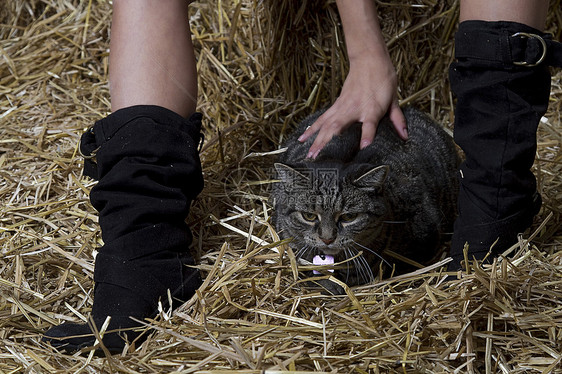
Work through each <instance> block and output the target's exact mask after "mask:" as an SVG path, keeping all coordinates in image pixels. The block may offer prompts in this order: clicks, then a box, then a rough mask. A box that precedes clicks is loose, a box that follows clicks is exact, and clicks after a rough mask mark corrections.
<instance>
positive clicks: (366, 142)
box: [359, 140, 371, 149]
mask: <svg viewBox="0 0 562 374" xmlns="http://www.w3.org/2000/svg"><path fill="white" fill-rule="evenodd" d="M369 144H371V142H370V141H368V140H362V141H361V144H359V148H360V149H363V148H365V147H366V146H368V145H369Z"/></svg>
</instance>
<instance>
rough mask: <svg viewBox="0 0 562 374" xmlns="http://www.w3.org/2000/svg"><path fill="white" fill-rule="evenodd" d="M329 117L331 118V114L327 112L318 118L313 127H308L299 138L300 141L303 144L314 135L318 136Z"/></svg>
mask: <svg viewBox="0 0 562 374" xmlns="http://www.w3.org/2000/svg"><path fill="white" fill-rule="evenodd" d="M328 116H329V112H328V111H327V112H325V113H324V114H322V115H321V116H320V117H318V118H317V119H316V121H314V123H313V124H312V125H310V126H308V127H307V128H306V130H304V132H303V133H302V135H301V136H299V138H298V141H299V142H301V143H303V142H305V141H306V140H307V139H308V138H310V137H311V136H312V135H314V134H316V133H317V132H318V131H319V130H320V129H321V128H322V127H323V126H324V124H325V123H326V119H327V118H328Z"/></svg>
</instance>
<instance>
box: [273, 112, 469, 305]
mask: <svg viewBox="0 0 562 374" xmlns="http://www.w3.org/2000/svg"><path fill="white" fill-rule="evenodd" d="M323 112H324V111H319V112H316V113H314V114H312V115H311V116H309V117H307V118H305V119H304V120H303V121H302V122H301V123H300V125H299V126H298V128H297V130H296V131H295V133H294V134H293V135H292V136H291V137H290V138H289V139H288V140H287V141H286V143H285V145H284V146H285V147H287V150H286V152H285V153H283V154H281V156H280V157H279V158H278V162H277V163H275V165H274V166H275V169H276V174H277V181H278V182H277V183H275V184H274V186H273V191H272V197H273V205H274V216H273V223H274V226H275V228H276V230H277V232H278V233H279V235H280V237H281V238H282V239H286V238H292V240H291V241H290V244H289V245H290V247H291V249H292V250H293V252H294V253H295V256H296V257H297V258H301V259H304V260H306V261H308V262H310V263H320V264H326V263H332V262H335V263H336V264H339V265H338V266H334V269H332V270H330V271H331V272H332V273H333V275H334V276H335V277H336V278H338V279H339V280H340V281H342V282H344V283H346V284H347V285H348V286H356V285H361V284H365V283H370V282H372V281H374V279H375V274H379V273H378V271H379V269H381V268H386V269H387V272H388V271H389V269H390V270H391V268H392V266H393V264H396V265H399V266H398V267H399V268H400V265H401V262H402V261H400V260H397V257H398V258H399V257H400V256H403V257H406V258H409V259H411V260H413V261H415V262H417V263H421V264H425V263H427V262H428V261H430V260H431V259H432V258H433V257H434V256H435V255H436V254H437V253H438V252H439V250H440V249H441V248H442V246H443V244H444V242H445V241H447V240H448V239H449V238H450V234H451V233H452V230H453V223H454V220H455V217H456V200H457V193H458V179H457V174H458V166H459V163H460V159H459V155H458V153H457V150H456V146H455V144H454V142H453V139H452V138H451V136H449V134H447V133H446V132H445V131H444V130H443V129H442V128H441V127H440V126H439V125H438V124H437V123H435V122H434V121H433V120H432V119H430V118H429V117H428V116H427V115H426V114H424V113H423V112H421V111H419V110H417V109H415V108H412V107H407V108H405V109H404V110H403V112H404V115H405V117H406V121H407V126H408V140H407V141H403V140H402V139H400V138H399V137H398V135H397V134H396V132H395V130H394V128H393V126H392V123H391V122H390V119H389V118H388V117H385V118H383V119H382V120H381V122H380V123H379V126H378V128H377V133H376V136H375V139H374V141H373V143H372V144H370V145H369V146H367V147H366V148H364V149H362V150H360V149H359V142H360V137H361V124H360V123H355V124H353V125H352V126H351V127H349V128H348V129H347V130H345V131H344V132H343V133H342V134H341V135H337V136H334V137H333V138H332V140H331V141H330V142H329V143H328V144H327V145H326V146H325V147H324V148H323V149H322V151H321V152H320V153H319V155H318V156H317V157H316V159H314V160H312V159H307V158H306V155H307V152H308V149H309V148H310V146H311V144H312V142H313V141H314V137H311V138H309V139H308V140H307V141H306V142H303V143H301V142H299V141H298V140H297V139H298V136H299V135H300V134H302V133H303V132H304V130H305V129H306V128H307V127H308V126H310V125H312V124H313V123H314V121H315V120H316V119H317V118H318V117H319V116H320V115H321V114H322V113H323ZM392 253H397V254H398V255H399V256H396V255H394V256H392V255H391V254H392ZM318 259H320V260H319V261H317V260H318ZM381 264H382V265H381ZM402 265H405V264H402ZM403 268H407V266H403ZM315 273H316V274H318V273H319V272H315ZM324 273H325V274H326V272H324ZM320 278H322V279H320ZM320 278H319V279H320V280H319V281H318V282H316V283H318V284H320V285H321V286H322V287H323V288H325V290H327V291H328V292H329V293H333V294H341V293H342V292H344V290H343V288H342V287H341V286H339V285H337V284H336V283H334V282H331V281H329V280H328V279H327V277H325V276H324V277H320Z"/></svg>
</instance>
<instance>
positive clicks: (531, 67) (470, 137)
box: [449, 21, 562, 269]
mask: <svg viewBox="0 0 562 374" xmlns="http://www.w3.org/2000/svg"><path fill="white" fill-rule="evenodd" d="M455 43H456V46H455V57H456V61H455V62H454V63H453V64H452V65H451V67H450V71H449V73H450V81H451V89H452V91H453V93H454V94H455V96H456V97H457V105H456V110H455V126H454V138H455V141H456V143H457V144H458V145H459V146H460V147H461V148H462V149H463V150H464V152H465V154H466V161H465V162H464V163H463V164H462V165H461V167H460V192H459V198H458V208H459V216H458V218H457V220H456V222H455V228H454V235H453V240H452V248H451V256H452V257H453V260H454V261H453V263H451V265H450V269H458V268H459V267H460V262H461V261H462V260H463V258H464V256H463V248H464V246H465V243H468V258H469V260H472V259H473V258H476V259H479V260H480V259H483V258H484V257H485V256H486V254H487V253H488V252H489V250H490V248H491V247H492V245H493V248H492V256H491V257H492V258H493V256H496V255H498V254H500V253H502V252H503V251H505V250H506V249H508V248H509V247H510V246H511V245H512V244H514V243H516V241H517V235H518V234H519V233H521V232H523V231H524V230H525V229H527V228H528V227H529V226H530V225H531V223H532V219H533V216H534V215H535V214H536V213H538V211H539V209H540V207H541V198H540V195H539V194H538V193H537V188H536V180H535V177H534V175H533V173H532V172H531V166H532V165H533V161H534V158H535V152H536V131H537V126H538V123H539V121H540V119H541V117H542V116H543V115H544V113H545V112H546V110H547V107H548V99H549V94H550V72H549V69H548V66H560V65H561V64H562V48H561V45H560V43H557V42H554V41H552V38H551V36H550V35H548V34H544V33H542V32H540V31H538V30H536V29H533V28H531V27H529V26H526V25H523V24H519V23H514V22H502V21H500V22H486V21H466V22H463V23H461V24H460V25H459V30H458V32H457V34H456V35H455ZM494 243H495V244H494Z"/></svg>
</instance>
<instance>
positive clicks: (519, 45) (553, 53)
mask: <svg viewBox="0 0 562 374" xmlns="http://www.w3.org/2000/svg"><path fill="white" fill-rule="evenodd" d="M455 42H456V43H455V57H456V58H457V59H474V60H481V61H483V62H490V63H498V64H501V65H503V66H518V67H529V68H531V67H535V66H538V65H545V66H553V67H562V43H559V42H557V41H554V40H552V35H550V34H546V33H541V32H540V31H538V30H536V29H533V28H532V27H529V26H527V25H523V24H519V23H516V22H505V21H499V22H487V21H465V22H462V23H461V24H460V25H459V30H458V32H457V34H456V35H455Z"/></svg>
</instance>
